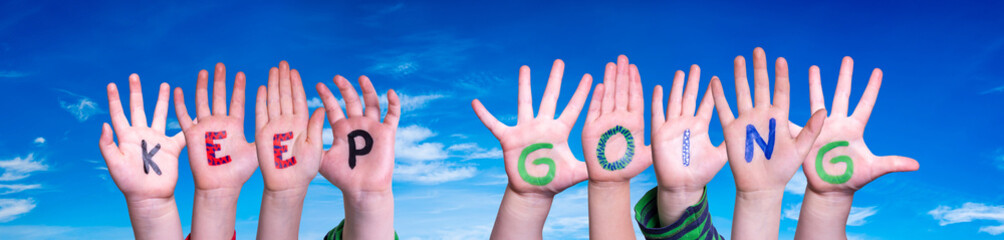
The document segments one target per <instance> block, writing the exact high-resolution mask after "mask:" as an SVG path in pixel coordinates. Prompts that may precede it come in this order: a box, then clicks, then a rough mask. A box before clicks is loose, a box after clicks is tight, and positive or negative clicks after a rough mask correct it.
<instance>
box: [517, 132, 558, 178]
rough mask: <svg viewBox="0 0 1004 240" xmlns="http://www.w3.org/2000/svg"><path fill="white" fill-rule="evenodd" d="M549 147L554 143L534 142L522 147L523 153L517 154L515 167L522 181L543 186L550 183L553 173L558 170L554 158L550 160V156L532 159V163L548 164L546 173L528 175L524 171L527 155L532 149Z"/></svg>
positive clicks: (552, 146)
mask: <svg viewBox="0 0 1004 240" xmlns="http://www.w3.org/2000/svg"><path fill="white" fill-rule="evenodd" d="M551 148H554V145H553V144H550V143H534V144H533V145H530V146H528V147H526V148H524V149H523V153H520V154H519V164H518V166H517V169H519V177H520V178H522V179H523V181H526V182H527V183H530V184H533V185H536V186H544V185H547V184H548V183H551V180H554V173H555V172H556V171H558V169H557V168H556V166H555V165H554V160H552V159H551V158H546V157H544V158H538V159H534V160H533V165H543V164H546V165H547V166H548V168H547V174H546V175H544V176H543V177H534V176H530V173H528V172H527V171H526V156H527V155H530V153H532V152H533V151H537V150H540V149H551Z"/></svg>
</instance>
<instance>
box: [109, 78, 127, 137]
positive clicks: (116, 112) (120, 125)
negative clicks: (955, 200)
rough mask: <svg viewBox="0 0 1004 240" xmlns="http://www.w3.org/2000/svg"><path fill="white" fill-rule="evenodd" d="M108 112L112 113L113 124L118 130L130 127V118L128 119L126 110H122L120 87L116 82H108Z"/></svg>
mask: <svg viewBox="0 0 1004 240" xmlns="http://www.w3.org/2000/svg"><path fill="white" fill-rule="evenodd" d="M108 114H109V115H111V119H112V126H113V127H115V130H116V131H122V130H124V129H126V128H128V127H129V120H128V119H126V116H125V111H123V110H122V100H121V98H120V97H119V88H118V87H117V86H116V85H115V83H109V84H108Z"/></svg>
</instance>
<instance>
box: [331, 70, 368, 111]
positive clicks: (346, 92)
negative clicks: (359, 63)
mask: <svg viewBox="0 0 1004 240" xmlns="http://www.w3.org/2000/svg"><path fill="white" fill-rule="evenodd" d="M335 85H338V90H339V91H341V93H342V100H344V101H345V113H346V114H347V115H348V117H361V116H363V105H362V103H360V100H359V94H358V93H356V88H355V87H353V86H352V83H349V80H348V79H345V78H344V77H342V76H341V75H335Z"/></svg>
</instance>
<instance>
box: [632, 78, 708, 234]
mask: <svg viewBox="0 0 1004 240" xmlns="http://www.w3.org/2000/svg"><path fill="white" fill-rule="evenodd" d="M684 81H685V80H684V73H683V71H676V76H675V77H674V78H673V86H672V90H671V92H670V94H669V105H668V107H667V108H665V109H664V108H663V104H664V103H663V99H662V96H663V89H662V86H658V85H657V86H655V92H654V93H653V94H652V157H653V165H655V175H656V177H657V178H658V181H659V186H658V188H657V190H656V191H655V192H654V194H653V195H652V197H653V198H652V199H655V204H652V203H651V201H648V202H646V201H645V200H646V199H649V198H644V197H643V200H642V201H639V203H638V206H636V207H635V211H636V213H638V215H636V216H635V218H636V219H638V220H639V223H640V226H641V228H642V233H643V234H645V237H646V238H649V239H669V238H671V237H672V236H686V237H687V238H692V239H705V238H714V239H721V236H720V235H718V233H717V230H716V229H714V227H713V226H712V224H711V217H710V214H702V213H703V212H706V211H708V209H707V207H706V204H707V203H706V202H707V200H706V198H703V197H704V196H705V192H706V191H705V187H706V186H707V185H708V182H710V181H711V179H712V178H714V177H715V174H717V173H718V171H719V170H721V169H722V166H724V165H725V163H726V162H727V158H726V155H725V144H721V145H719V146H718V147H715V145H714V144H712V143H711V138H710V137H709V136H708V124H709V123H710V122H711V115H712V114H713V111H714V110H713V109H714V107H715V105H714V100H713V99H712V97H711V88H710V86H711V85H710V84H709V85H708V88H707V90H706V91H705V93H704V97H703V98H702V100H701V102H700V108H698V107H697V99H698V98H697V93H698V90H699V89H700V82H701V69H700V67H698V66H697V65H693V66H691V67H690V76H689V78H688V80H686V88H684ZM650 194H651V192H650ZM646 196H648V195H646ZM702 206H704V207H702ZM653 208H654V209H657V211H656V213H650V211H651V209H653ZM639 209H641V211H640V212H639ZM646 209H648V210H646ZM688 210H690V211H688ZM646 213H647V214H646ZM688 217H691V218H688ZM681 218H684V219H683V220H680V219H681ZM690 226H694V227H690Z"/></svg>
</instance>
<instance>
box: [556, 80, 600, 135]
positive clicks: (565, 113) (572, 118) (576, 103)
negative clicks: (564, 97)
mask: <svg viewBox="0 0 1004 240" xmlns="http://www.w3.org/2000/svg"><path fill="white" fill-rule="evenodd" d="M592 86H593V76H592V75H589V74H588V73H587V74H584V75H582V80H581V81H579V87H578V88H576V89H575V93H574V94H572V100H569V101H568V105H566V106H565V110H562V111H561V116H559V117H558V120H559V121H562V122H564V123H565V124H568V126H574V125H575V122H577V121H578V120H579V113H580V112H582V106H583V105H585V104H586V98H587V97H589V88H591V87H592Z"/></svg>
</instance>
